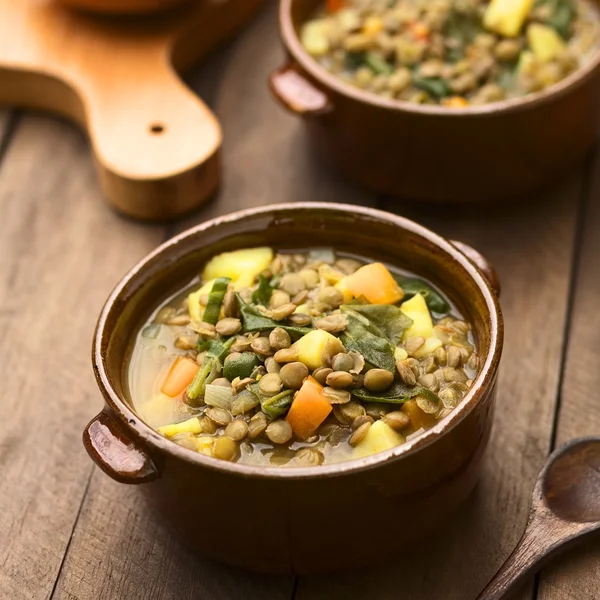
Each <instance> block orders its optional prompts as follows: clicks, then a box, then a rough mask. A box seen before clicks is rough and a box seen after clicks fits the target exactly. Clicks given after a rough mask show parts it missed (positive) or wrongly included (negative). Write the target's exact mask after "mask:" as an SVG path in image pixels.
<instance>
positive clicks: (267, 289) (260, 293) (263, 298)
mask: <svg viewBox="0 0 600 600" xmlns="http://www.w3.org/2000/svg"><path fill="white" fill-rule="evenodd" d="M272 294H273V288H272V287H271V284H270V282H269V280H268V279H267V278H266V277H264V276H263V275H259V276H258V287H257V288H256V289H255V290H254V292H253V293H252V302H254V304H262V305H263V306H268V304H269V300H270V299H271V296H272Z"/></svg>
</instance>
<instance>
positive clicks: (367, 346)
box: [340, 312, 396, 373]
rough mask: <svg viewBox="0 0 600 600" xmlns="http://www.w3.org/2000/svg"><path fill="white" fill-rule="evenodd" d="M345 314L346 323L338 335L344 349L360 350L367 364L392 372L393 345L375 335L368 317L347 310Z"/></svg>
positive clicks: (393, 365) (393, 369) (393, 370)
mask: <svg viewBox="0 0 600 600" xmlns="http://www.w3.org/2000/svg"><path fill="white" fill-rule="evenodd" d="M346 314H347V315H348V325H347V327H346V329H345V331H344V333H342V335H341V336H340V340H341V341H342V344H344V347H345V348H346V351H347V352H348V351H350V350H355V351H356V352H360V354H362V355H363V356H364V358H365V360H366V361H367V362H368V363H369V364H371V365H373V366H374V367H378V368H379V369H385V370H386V371H390V372H391V373H394V372H395V370H396V359H395V358H394V350H395V346H394V345H393V344H392V343H391V342H390V341H389V340H388V339H387V338H385V337H382V336H378V335H375V334H374V333H373V332H372V331H371V330H370V323H369V321H368V319H366V318H365V317H362V315H359V317H361V318H357V317H356V316H353V315H352V314H350V313H348V312H346ZM363 319H364V320H363ZM365 321H366V324H365Z"/></svg>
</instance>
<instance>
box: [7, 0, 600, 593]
mask: <svg viewBox="0 0 600 600" xmlns="http://www.w3.org/2000/svg"><path fill="white" fill-rule="evenodd" d="M275 13H276V7H275V6H274V5H273V4H271V5H270V6H269V7H268V8H267V9H266V10H265V11H264V12H263V13H262V14H261V15H260V16H259V17H258V18H257V19H256V20H255V21H254V23H253V24H252V26H251V27H250V29H249V30H248V31H246V32H245V33H244V34H243V35H242V36H240V37H239V38H238V39H237V40H236V41H235V42H234V43H232V44H231V45H230V46H228V47H227V48H225V49H224V50H223V51H221V52H220V53H219V54H218V55H216V56H214V57H213V58H212V59H211V60H210V61H209V62H208V63H207V64H205V65H204V66H203V67H202V68H201V69H199V70H197V71H196V72H195V73H194V74H193V76H192V77H191V82H190V83H191V85H192V86H193V88H194V89H195V90H197V91H198V92H199V93H200V94H201V95H203V97H204V98H205V99H206V100H207V101H208V103H209V104H211V105H212V107H213V108H214V109H215V111H216V112H217V114H218V116H219V117H220V118H221V120H222V122H223V126H224V131H225V149H224V163H225V173H224V181H223V188H222V191H221V193H220V195H219V197H218V198H217V199H216V201H214V202H213V203H211V204H210V205H209V206H206V207H205V208H203V209H202V210H201V211H200V212H198V213H197V214H195V215H193V216H192V217H190V218H189V219H187V220H186V221H184V222H181V223H177V224H175V225H169V226H153V225H144V224H139V223H135V222H132V221H128V220H125V219H123V218H121V217H120V216H119V215H117V214H115V213H114V212H112V210H111V209H110V208H109V207H108V206H107V204H106V203H105V202H104V200H103V199H102V198H101V196H100V192H99V190H98V185H97V183H96V179H95V175H94V171H93V166H92V163H91V160H90V157H89V152H88V146H87V142H86V140H85V139H84V138H83V136H82V135H81V134H80V133H79V132H78V131H77V130H76V129H75V128H74V127H72V126H70V125H69V124H66V123H62V122H57V121H55V120H53V119H51V118H47V117H46V116H41V115H32V114H22V113H20V112H15V111H5V112H3V113H0V131H1V135H2V141H1V143H0V158H1V164H0V356H1V360H0V382H1V385H0V410H1V413H0V598H1V599H2V600H20V599H26V598H27V599H29V598H35V599H38V598H39V599H42V598H56V599H59V598H60V599H62V598H69V599H81V600H83V599H86V600H87V599H90V600H92V599H93V600H97V599H111V600H112V599H120V598H123V599H127V600H137V599H147V598H148V599H149V598H152V599H161V600H165V599H171V598H172V599H177V600H184V599H196V598H202V599H208V598H218V599H221V598H223V599H229V598H232V599H238V598H240V599H241V598H244V599H246V598H248V599H253V598H256V599H259V600H271V599H273V600H276V599H279V598H281V599H292V598H293V599H295V600H304V599H309V598H310V599H316V600H325V599H334V598H335V599H337V598H342V599H348V600H352V599H359V598H372V599H373V600H376V599H387V598H390V599H392V598H393V599H396V598H402V599H403V600H425V599H435V600H453V599H456V600H470V599H472V598H474V597H475V596H476V594H477V592H478V591H479V590H480V589H481V588H482V587H483V585H484V584H485V582H486V581H487V580H488V579H489V578H490V576H491V575H492V573H493V572H494V571H495V570H496V568H497V567H498V566H499V565H500V564H501V562H502V561H503V560H504V558H505V557H506V556H507V555H508V553H509V551H510V550H511V548H512V547H513V546H514V544H515V543H516V542H517V539H518V538H519V536H520V533H521V531H522V529H523V527H524V521H525V518H526V514H527V506H528V501H529V495H530V490H531V486H532V482H533V480H534V476H535V474H536V473H537V471H538V468H539V467H540V465H541V464H542V462H543V461H544V459H545V457H546V456H547V454H548V453H549V452H550V451H551V450H552V449H553V448H554V447H555V446H556V445H558V444H561V443H562V442H564V441H566V440H568V439H570V438H573V437H577V436H583V435H587V434H594V433H596V434H597V433H599V432H600V397H599V394H598V392H597V389H598V386H600V368H599V366H598V352H597V348H598V340H599V338H600V311H599V310H598V308H599V307H598V299H599V298H600V271H599V269H600V202H597V201H596V197H597V196H598V194H599V193H600V158H599V157H598V156H593V157H591V158H590V159H589V160H588V161H587V162H586V163H585V164H583V165H581V166H580V167H579V168H577V169H576V170H574V171H573V172H571V173H569V174H568V175H567V176H565V177H563V178H562V179H561V180H560V181H558V182H556V183H555V184H554V185H552V186H551V187H549V188H548V189H547V190H546V191H544V192H543V193H540V194H538V195H536V196H532V197H531V198H529V199H528V200H527V201H525V202H523V201H520V202H513V203H509V202H508V201H507V202H503V203H500V204H497V205H494V206H485V207H481V206H463V207H453V206H451V207H447V208H441V207H435V206H426V205H416V204H410V203H408V202H400V201H391V200H387V199H385V198H381V197H378V196H376V195H374V194H371V193H369V192H367V191H364V190H361V189H358V188H357V187H355V186H353V185H351V184H349V183H347V182H345V181H343V180H341V179H340V178H338V177H337V176H336V175H334V174H332V173H331V172H330V171H329V170H328V169H327V168H325V167H324V166H321V165H320V164H319V162H318V161H316V160H314V159H313V158H312V157H311V156H310V155H309V154H308V151H307V148H306V145H305V140H304V135H303V131H302V127H301V124H300V122H299V121H298V120H297V119H295V118H293V117H291V116H289V115H287V114H285V113H283V112H282V111H281V110H279V109H278V108H277V107H276V106H275V104H274V102H273V101H272V100H271V98H270V96H269V93H268V91H267V88H266V85H265V79H266V77H267V75H268V73H269V72H270V71H271V70H272V69H273V68H275V67H277V66H278V65H279V64H280V62H281V60H282V52H281V49H280V46H279V42H278V38H277V32H276V31H277V27H276V15H275ZM498 168H502V165H498ZM297 200H332V201H333V200H337V201H344V202H354V203H358V204H367V205H372V206H379V207H380V208H385V209H388V210H393V211H397V212H398V213H401V214H403V215H406V216H408V217H411V218H415V219H417V220H419V221H421V222H422V223H424V224H426V225H427V226H430V227H432V228H433V229H435V230H436V231H439V232H440V233H442V234H444V235H448V236H452V238H455V239H462V240H464V241H466V242H468V243H470V244H472V245H473V246H475V247H477V248H478V249H480V250H481V251H482V252H483V253H484V254H486V255H487V257H488V258H489V259H491V260H492V261H493V263H494V264H495V265H496V267H497V269H498V272H499V275H500V277H501V280H502V285H503V293H502V306H503V310H504V314H505V318H506V344H505V351H504V358H503V364H502V369H501V376H500V385H499V390H498V403H497V413H496V420H495V428H494V433H493V437H492V441H491V445H490V448H489V451H488V453H487V458H486V464H485V471H484V475H483V477H482V479H481V482H480V484H479V485H478V487H477V489H476V492H475V493H474V494H473V495H472V497H471V498H470V500H469V501H468V503H467V504H466V505H465V506H464V507H463V508H462V509H461V510H460V513H459V514H458V516H457V518H456V519H455V520H454V521H453V522H452V523H451V524H449V525H448V527H447V528H446V529H444V530H443V531H440V532H439V534H438V536H437V538H436V539H434V540H430V541H429V542H425V543H422V544H419V545H417V546H408V547H406V549H405V550H404V551H403V552H402V554H401V555H400V556H398V557H397V558H396V559H395V560H393V561H391V562H388V563H385V564H382V565H380V566H378V567H376V568H370V569H367V570H363V571H355V572H349V573H341V574H337V575H333V576H320V577H300V578H292V577H269V576H261V575H254V574H249V573H245V572H243V571H239V570H233V569H230V568H227V567H224V566H221V565H218V564H214V563H210V562H207V561H204V560H201V559H199V558H197V557H196V556H195V555H193V554H191V553H190V552H188V551H187V550H186V549H184V548H183V547H182V546H180V545H179V543H178V542H177V541H176V540H174V539H173V537H172V536H171V534H170V533H169V531H167V530H165V529H164V528H162V526H159V525H157V523H156V522H155V521H154V520H153V519H152V518H151V516H150V515H149V513H148V512H147V510H146V508H145V507H144V505H143V504H142V503H141V502H140V496H139V495H138V491H137V490H136V489H133V488H127V487H125V486H123V485H119V484H117V483H114V482H113V481H112V480H110V479H109V478H108V477H106V476H105V475H103V474H102V473H101V472H100V471H99V470H98V469H96V468H95V467H93V466H92V463H91V461H90V460H89V458H88V457H87V455H86V454H85V452H84V450H83V447H82V445H81V431H82V429H83V427H84V426H85V424H86V422H87V421H88V420H89V419H90V418H91V417H92V416H93V415H95V414H96V413H97V411H98V409H99V408H100V407H101V405H102V400H101V397H100V393H99V392H98V390H97V388H96V386H95V383H94V379H93V375H92V370H91V366H90V358H89V355H90V346H91V339H92V333H93V328H94V324H95V321H96V317H97V315H98V313H99V311H100V308H101V306H102V303H103V302H104V300H105V298H106V297H107V295H108V293H109V291H110V290H111V288H112V287H113V286H114V285H115V283H116V282H117V281H118V279H119V278H120V277H121V276H122V275H123V274H124V273H125V272H126V271H127V270H128V269H129V267H130V266H132V265H133V264H134V263H135V262H136V261H137V260H138V259H140V258H141V257H142V256H144V255H145V254H146V253H147V252H148V251H149V250H151V249H152V248H154V247H155V246H156V245H157V244H159V243H160V242H162V241H163V240H165V239H167V238H169V237H170V236H172V235H173V234H174V233H176V232H177V231H179V230H181V229H184V228H186V227H188V226H190V225H193V224H195V223H198V222H200V221H202V220H204V219H207V218H209V217H212V216H214V215H217V214H221V213H226V212H229V211H232V210H235V209H238V208H242V207H248V206H256V205H262V204H267V203H273V202H280V201H297ZM240 503H241V505H243V499H240ZM401 518H403V515H402V510H401V509H400V508H399V509H398V513H397V514H390V515H378V514H377V507H357V509H356V523H338V524H335V526H338V527H360V526H364V525H365V524H368V523H373V522H375V521H383V522H385V520H386V519H401ZM332 522H333V523H335V519H333V520H332ZM325 534H327V533H325ZM331 534H333V535H335V532H332V533H331ZM317 543H318V540H315V544H317ZM257 551H258V552H259V551H260V541H259V540H258V539H257ZM518 597H519V598H522V599H523V600H524V599H528V600H529V599H534V598H537V599H539V600H563V599H567V598H569V599H574V600H592V599H600V547H599V546H598V545H597V544H596V545H592V544H588V545H587V546H584V547H583V548H582V549H581V550H579V551H576V552H572V553H570V554H569V555H568V556H566V557H565V558H563V559H561V560H559V561H558V562H555V563H554V564H553V565H552V566H551V567H549V568H548V569H546V570H544V571H543V572H542V574H541V575H540V576H539V578H538V579H536V581H535V582H532V583H530V584H529V585H528V586H527V588H526V589H524V590H523V591H522V594H521V595H520V596H518Z"/></svg>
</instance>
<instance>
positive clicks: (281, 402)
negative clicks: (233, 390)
mask: <svg viewBox="0 0 600 600" xmlns="http://www.w3.org/2000/svg"><path fill="white" fill-rule="evenodd" d="M246 389H247V390H249V391H250V392H252V393H253V394H254V395H255V396H256V397H257V398H258V399H259V401H260V407H261V409H262V411H263V412H264V413H265V414H266V415H267V417H269V419H276V418H277V417H280V416H281V415H284V414H285V413H287V411H288V410H289V408H290V406H291V404H292V401H293V400H294V390H283V391H282V392H280V393H279V394H276V395H275V396H265V395H264V394H262V393H261V391H260V388H259V387H258V383H253V384H251V385H249V386H248V387H247V388H246Z"/></svg>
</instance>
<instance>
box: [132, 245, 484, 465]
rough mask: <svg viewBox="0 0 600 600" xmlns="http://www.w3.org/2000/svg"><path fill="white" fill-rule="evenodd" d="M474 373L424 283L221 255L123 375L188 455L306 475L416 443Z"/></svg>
mask: <svg viewBox="0 0 600 600" xmlns="http://www.w3.org/2000/svg"><path fill="white" fill-rule="evenodd" d="M478 366H479V357H478V354H477V351H476V347H475V340H474V338H473V335H472V332H471V326H470V325H469V323H467V322H466V321H465V320H463V319H462V318H460V315H458V312H457V311H456V309H455V308H454V307H452V306H451V305H450V304H449V303H448V301H447V300H446V299H445V298H444V297H443V296H442V295H441V294H440V293H439V292H438V291H437V290H436V289H435V288H434V287H433V286H432V285H430V284H429V283H427V282H426V281H424V280H422V279H419V278H417V277H414V276H413V275H411V274H408V273H404V272H401V271H399V270H397V269H394V268H392V267H388V266H386V265H384V264H382V263H372V262H368V261H366V260H363V259H361V258H358V257H355V256H350V255H347V254H342V253H336V252H335V251H333V250H331V249H315V250H312V251H309V252H286V253H283V252H282V253H277V252H275V251H273V250H272V249H271V248H266V247H265V248H251V249H246V250H237V251H234V252H226V253H224V254H220V255H218V256H216V257H214V258H213V259H212V260H210V261H209V262H208V263H207V264H206V266H205V267H204V270H203V273H202V276H201V277H199V278H197V279H196V280H194V281H193V282H191V284H190V285H189V286H188V287H187V288H186V289H185V290H183V291H182V292H180V293H178V294H176V295H175V296H174V297H172V298H171V299H170V300H169V301H168V302H166V303H165V304H164V305H163V306H161V307H160V308H158V309H157V310H156V311H155V312H154V314H153V315H152V316H151V318H150V319H149V320H148V322H147V323H146V324H145V326H144V327H143V328H142V329H141V331H140V332H139V333H138V335H137V337H136V339H135V341H134V344H133V349H132V354H131V359H130V361H129V365H128V375H129V388H130V395H131V399H132V403H133V406H134V408H135V410H136V411H137V413H138V414H139V415H140V417H141V418H142V419H143V420H144V421H145V422H146V423H147V424H148V425H149V426H151V427H153V428H155V429H156V430H157V431H158V432H160V433H161V434H162V435H164V436H165V437H167V438H169V439H171V440H172V441H173V442H175V443H178V444H180V445H181V446H184V447H186V448H189V449H190V450H192V451H196V452H201V453H204V454H207V455H210V456H213V457H216V458H220V459H223V460H230V461H237V462H240V463H246V464H259V465H271V466H273V465H286V466H311V465H320V464H326V463H333V462H338V461H343V460H349V459H352V458H358V457H362V456H367V455H370V454H374V453H376V452H380V451H383V450H386V449H389V448H392V447H394V446H397V445H399V444H402V443H404V442H405V441H406V440H407V439H411V438H412V437H414V436H418V435H419V434H421V433H422V432H424V431H425V430H427V429H429V428H431V427H432V426H433V425H435V423H437V422H438V421H439V420H440V419H442V418H444V417H445V416H446V415H447V414H449V413H450V412H451V411H452V410H453V409H454V408H455V407H456V406H457V405H458V403H459V402H460V401H461V399H462V398H463V396H464V395H465V393H466V392H467V390H468V389H469V387H470V386H471V384H472V382H473V379H474V378H475V376H476V374H477V371H478Z"/></svg>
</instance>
